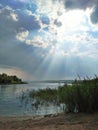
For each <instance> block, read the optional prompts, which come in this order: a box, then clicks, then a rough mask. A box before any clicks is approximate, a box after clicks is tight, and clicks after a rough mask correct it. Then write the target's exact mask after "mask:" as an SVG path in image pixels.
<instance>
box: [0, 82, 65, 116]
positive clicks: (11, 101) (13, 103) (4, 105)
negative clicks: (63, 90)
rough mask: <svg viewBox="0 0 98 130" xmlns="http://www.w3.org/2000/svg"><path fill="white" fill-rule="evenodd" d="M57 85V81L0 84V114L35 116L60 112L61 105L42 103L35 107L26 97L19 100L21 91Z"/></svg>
mask: <svg viewBox="0 0 98 130" xmlns="http://www.w3.org/2000/svg"><path fill="white" fill-rule="evenodd" d="M58 86H59V84H58V83H29V84H20V85H0V116H25V115H26V116H29V115H33V116H36V115H46V114H54V113H59V112H62V111H63V109H62V105H61V106H57V105H54V104H48V105H47V104H43V105H39V106H38V107H37V108H36V107H35V106H33V105H32V103H31V102H32V101H30V100H29V99H28V98H27V97H26V98H24V100H21V96H22V95H23V93H28V92H29V91H31V90H38V89H44V88H47V87H48V88H57V87H58Z"/></svg>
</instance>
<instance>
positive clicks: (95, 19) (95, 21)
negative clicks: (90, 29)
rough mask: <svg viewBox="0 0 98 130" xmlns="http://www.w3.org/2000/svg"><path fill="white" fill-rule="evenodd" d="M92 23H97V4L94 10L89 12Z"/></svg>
mask: <svg viewBox="0 0 98 130" xmlns="http://www.w3.org/2000/svg"><path fill="white" fill-rule="evenodd" d="M91 21H92V23H94V24H96V23H98V4H97V5H96V6H95V8H94V11H93V12H92V14H91Z"/></svg>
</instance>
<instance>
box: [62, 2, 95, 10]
mask: <svg viewBox="0 0 98 130" xmlns="http://www.w3.org/2000/svg"><path fill="white" fill-rule="evenodd" d="M96 3H97V0H64V4H65V8H66V9H86V8H88V7H92V6H94V5H95V4H96Z"/></svg>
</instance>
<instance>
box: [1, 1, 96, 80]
mask: <svg viewBox="0 0 98 130" xmlns="http://www.w3.org/2000/svg"><path fill="white" fill-rule="evenodd" d="M0 73H7V74H9V75H17V76H19V77H21V78H22V79H23V80H58V79H60V80H61V79H62V80H64V79H75V78H77V76H78V75H79V76H80V77H85V76H89V77H94V75H95V74H96V75H98V0H0Z"/></svg>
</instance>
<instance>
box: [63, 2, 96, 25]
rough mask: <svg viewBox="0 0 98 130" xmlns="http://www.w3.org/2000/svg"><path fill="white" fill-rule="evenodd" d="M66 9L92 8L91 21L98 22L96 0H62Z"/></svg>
mask: <svg viewBox="0 0 98 130" xmlns="http://www.w3.org/2000/svg"><path fill="white" fill-rule="evenodd" d="M63 2H64V6H65V8H66V9H67V10H73V9H83V10H85V9H87V8H94V9H93V12H92V13H91V16H90V18H91V22H92V23H93V24H97V23H98V0H63Z"/></svg>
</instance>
